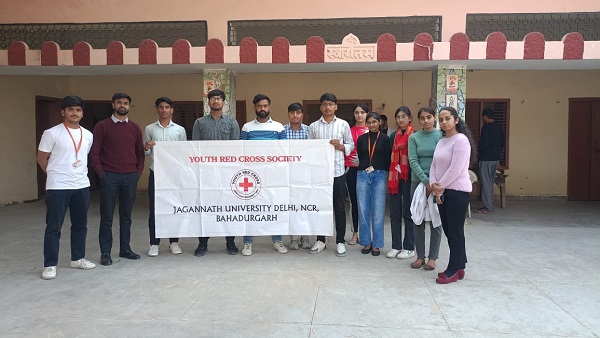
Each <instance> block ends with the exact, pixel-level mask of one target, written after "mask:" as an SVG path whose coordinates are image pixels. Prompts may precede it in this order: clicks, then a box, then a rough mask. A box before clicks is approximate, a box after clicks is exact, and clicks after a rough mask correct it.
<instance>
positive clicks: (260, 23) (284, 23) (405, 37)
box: [228, 16, 442, 46]
mask: <svg viewBox="0 0 600 338" xmlns="http://www.w3.org/2000/svg"><path fill="white" fill-rule="evenodd" d="M228 25H229V34H228V35H229V39H228V45H229V46H239V44H240V41H242V39H243V38H245V37H253V38H254V39H255V40H256V41H257V42H258V44H259V45H261V46H270V45H271V43H273V40H275V38H278V37H280V36H283V37H285V38H287V39H288V40H289V41H290V44H291V45H304V44H306V40H308V38H309V37H311V36H320V37H322V38H323V40H325V43H326V44H340V43H342V39H343V38H344V37H345V36H346V35H348V34H350V33H352V34H354V35H356V36H357V37H358V38H359V40H360V42H361V43H377V38H378V37H379V36H380V35H381V34H384V33H390V34H393V35H394V36H395V37H396V41H397V42H413V41H414V39H415V36H417V34H419V33H429V34H431V36H432V37H433V40H434V41H441V29H442V27H441V25H442V17H441V16H407V17H385V18H341V19H299V20H239V21H229V22H228Z"/></svg>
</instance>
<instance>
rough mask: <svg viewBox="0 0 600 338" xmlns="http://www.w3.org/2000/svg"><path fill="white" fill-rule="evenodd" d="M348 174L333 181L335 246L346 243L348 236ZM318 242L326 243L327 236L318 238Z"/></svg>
mask: <svg viewBox="0 0 600 338" xmlns="http://www.w3.org/2000/svg"><path fill="white" fill-rule="evenodd" d="M345 197H346V174H344V175H342V176H338V177H335V178H334V179H333V213H334V215H335V232H336V234H335V244H339V243H345V241H346V240H345V239H344V237H345V236H346V206H345V203H344V198H345ZM317 241H321V242H323V243H325V236H317Z"/></svg>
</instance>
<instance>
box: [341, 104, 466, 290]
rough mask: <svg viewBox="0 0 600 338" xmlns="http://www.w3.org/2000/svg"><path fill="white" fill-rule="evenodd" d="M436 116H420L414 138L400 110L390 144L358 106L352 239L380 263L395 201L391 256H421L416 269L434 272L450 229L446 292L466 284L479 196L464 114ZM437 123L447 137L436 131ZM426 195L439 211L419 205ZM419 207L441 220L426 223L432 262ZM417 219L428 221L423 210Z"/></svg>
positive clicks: (377, 119) (442, 279)
mask: <svg viewBox="0 0 600 338" xmlns="http://www.w3.org/2000/svg"><path fill="white" fill-rule="evenodd" d="M436 115H437V114H436V112H435V111H434V110H433V109H431V108H428V107H425V108H421V109H419V111H418V113H417V119H418V121H419V124H420V125H421V130H419V131H415V129H414V128H413V125H412V113H411V111H410V109H409V108H408V107H406V106H402V107H399V108H398V109H397V110H396V112H395V114H394V119H395V122H396V125H397V129H396V131H394V132H393V133H391V135H390V136H389V137H388V135H387V133H386V132H385V131H384V130H382V128H381V116H380V115H379V114H378V113H376V112H369V108H368V106H367V105H365V104H362V103H359V104H356V105H355V107H354V118H353V120H352V125H353V126H352V127H351V128H350V130H351V135H352V137H353V140H354V142H355V144H356V148H355V150H354V151H353V152H352V153H350V154H349V155H348V156H347V157H346V166H347V167H348V171H347V176H346V181H347V186H348V192H349V196H350V200H351V205H352V212H351V214H352V218H353V234H352V239H351V240H350V241H349V242H348V243H349V244H350V245H354V244H356V243H360V245H362V246H363V249H362V250H361V252H362V253H363V254H369V253H370V254H371V255H373V256H379V255H380V249H381V248H382V247H383V245H384V215H385V206H386V197H387V196H389V199H390V200H389V206H390V221H391V234H392V249H391V250H390V251H388V253H387V255H386V256H387V257H388V258H400V259H408V258H411V257H414V256H415V251H416V256H417V258H416V260H415V261H414V262H413V263H411V267H413V268H415V269H419V268H421V267H424V268H425V269H428V270H434V269H435V268H436V260H437V259H438V255H439V247H440V242H441V233H442V229H443V231H444V233H445V234H446V237H447V238H448V245H449V247H450V259H449V263H448V266H447V268H446V269H445V270H444V271H443V272H441V273H439V274H438V278H437V279H436V282H437V283H440V284H447V283H452V282H455V281H456V280H458V279H462V278H464V268H465V264H466V262H467V257H466V251H465V237H464V221H465V217H466V212H467V208H468V205H469V197H470V193H471V190H472V185H471V182H470V179H469V172H468V169H469V166H470V164H471V161H472V160H474V159H475V158H476V156H475V146H474V145H473V138H472V136H471V133H470V131H469V129H468V128H467V126H466V124H465V122H464V120H463V119H461V118H460V116H459V115H458V112H457V111H456V110H455V109H454V108H452V107H445V108H442V109H441V110H440V112H439V116H436ZM438 119H439V124H440V129H441V130H440V129H437V128H436V120H438ZM386 128H387V126H386ZM419 189H421V190H422V191H423V193H422V194H421V195H423V196H424V198H425V199H427V198H431V199H432V203H429V204H427V203H424V204H423V203H421V204H418V203H414V202H415V201H414V200H415V198H417V197H416V196H417V193H418V192H419ZM434 196H435V204H436V205H435V206H434V205H433V198H434ZM419 205H420V206H421V208H428V210H429V211H428V212H429V213H430V217H433V218H434V219H435V218H437V219H438V220H439V222H435V221H433V220H432V219H431V218H430V219H427V218H425V219H426V220H429V221H430V222H428V223H429V224H430V229H431V233H430V247H429V253H428V255H427V256H425V228H426V222H425V221H423V217H421V218H420V220H421V221H420V222H419V224H415V222H414V218H413V215H412V214H413V212H411V209H412V210H413V211H414V209H413V208H415V207H417V208H418V207H419ZM415 212H418V213H422V211H421V210H416V211H415ZM431 214H433V215H431ZM403 223H404V238H402V224H403ZM440 225H441V226H440ZM425 258H428V260H427V262H426V261H425Z"/></svg>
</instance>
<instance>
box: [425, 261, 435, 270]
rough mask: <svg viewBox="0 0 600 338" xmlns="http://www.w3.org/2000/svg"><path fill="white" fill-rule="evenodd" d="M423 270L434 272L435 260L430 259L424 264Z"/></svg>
mask: <svg viewBox="0 0 600 338" xmlns="http://www.w3.org/2000/svg"><path fill="white" fill-rule="evenodd" d="M424 268H425V270H435V259H430V260H428V261H427V264H425V267H424Z"/></svg>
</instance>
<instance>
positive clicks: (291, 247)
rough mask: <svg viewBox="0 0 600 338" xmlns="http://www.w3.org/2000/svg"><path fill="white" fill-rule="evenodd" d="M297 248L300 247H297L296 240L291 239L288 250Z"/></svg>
mask: <svg viewBox="0 0 600 338" xmlns="http://www.w3.org/2000/svg"><path fill="white" fill-rule="evenodd" d="M299 248H300V246H299V245H298V240H297V239H292V240H291V241H290V250H298V249H299Z"/></svg>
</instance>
